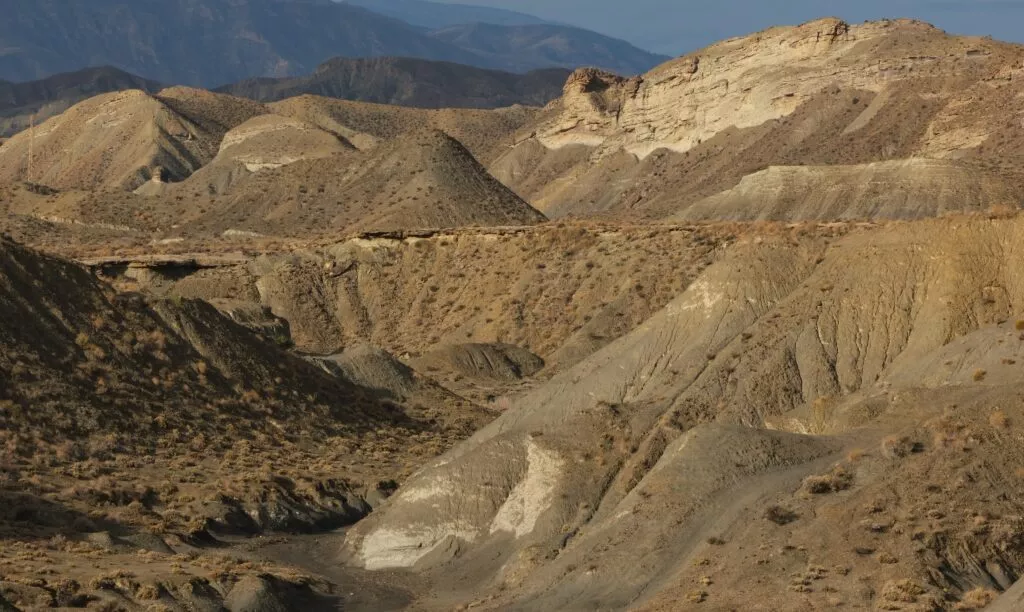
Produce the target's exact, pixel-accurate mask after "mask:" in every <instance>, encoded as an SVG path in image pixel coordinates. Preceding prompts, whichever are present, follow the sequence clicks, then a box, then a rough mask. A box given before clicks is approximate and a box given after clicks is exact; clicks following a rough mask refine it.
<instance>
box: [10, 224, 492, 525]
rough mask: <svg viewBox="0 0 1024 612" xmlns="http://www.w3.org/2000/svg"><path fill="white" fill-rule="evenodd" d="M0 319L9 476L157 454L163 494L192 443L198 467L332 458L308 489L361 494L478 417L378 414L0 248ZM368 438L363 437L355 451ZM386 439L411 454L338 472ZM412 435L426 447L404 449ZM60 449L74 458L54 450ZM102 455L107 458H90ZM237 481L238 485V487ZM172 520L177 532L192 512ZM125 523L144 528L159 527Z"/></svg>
mask: <svg viewBox="0 0 1024 612" xmlns="http://www.w3.org/2000/svg"><path fill="white" fill-rule="evenodd" d="M0 314H2V318H0V339H2V340H3V345H4V347H5V349H4V351H3V353H2V355H0V382H2V383H3V385H2V390H0V394H2V395H0V403H2V405H3V412H2V414H0V419H2V421H3V437H4V440H5V441H6V443H7V448H8V449H14V450H13V451H12V452H13V453H14V454H13V455H9V456H7V459H5V461H6V460H9V461H10V462H13V463H11V465H12V466H14V467H17V466H18V465H21V464H22V463H24V464H25V465H26V466H33V469H36V468H39V469H42V467H45V465H44V466H39V465H36V464H34V463H32V462H33V457H40V456H44V455H45V454H46V453H49V454H50V456H53V455H55V454H57V455H61V454H62V453H63V455H66V458H65V459H66V461H70V462H72V463H73V462H75V461H79V460H86V459H93V460H100V461H106V460H108V459H109V460H110V461H113V462H114V463H113V465H117V466H119V467H118V469H121V468H123V466H121V465H120V464H119V463H117V462H118V461H119V460H118V459H117V455H121V454H124V453H152V452H156V453H157V461H158V463H159V464H160V465H162V466H163V468H164V469H166V470H167V472H166V473H165V474H163V475H162V476H161V477H162V478H167V479H170V481H172V482H173V480H174V478H177V477H179V476H181V475H182V474H179V473H177V472H175V469H177V468H175V467H174V466H172V465H170V464H167V461H169V460H171V459H173V458H174V456H175V453H185V454H186V455H187V454H188V445H189V444H193V443H196V441H197V440H198V441H200V442H199V443H198V444H199V446H201V450H203V451H204V452H206V453H208V456H219V457H224V456H225V455H224V454H225V453H227V452H229V451H230V450H231V449H232V448H235V447H236V446H237V444H239V443H242V442H243V438H244V439H248V440H250V443H251V444H252V446H251V449H250V450H251V452H253V453H254V456H262V457H263V458H270V457H271V455H273V454H275V453H277V452H279V451H284V450H286V449H292V451H293V452H300V451H298V450H297V449H298V447H299V446H301V445H304V446H303V448H305V449H307V451H309V452H312V453H313V455H320V454H321V452H323V451H326V450H327V449H329V448H330V449H334V450H333V451H332V452H336V453H341V454H339V455H338V456H337V457H336V460H337V461H344V462H345V463H346V465H348V467H347V468H345V469H344V470H343V472H344V473H343V472H339V471H338V469H339V468H338V467H337V466H336V467H335V468H333V469H334V471H333V472H330V471H329V470H328V471H323V470H321V469H320V468H315V469H314V467H313V466H315V464H316V461H313V463H310V471H309V472H308V474H307V476H308V477H311V478H340V477H344V478H347V479H349V480H350V482H351V483H357V482H360V481H362V482H363V483H364V484H365V483H367V482H369V483H373V482H376V479H379V478H394V477H400V476H401V475H402V473H403V472H404V471H406V470H407V465H406V464H405V463H403V462H405V461H406V460H407V459H408V458H410V457H416V456H417V455H419V456H420V458H422V456H424V455H422V453H426V456H430V455H432V454H434V453H436V452H437V450H438V449H439V446H438V445H439V444H440V445H441V447H443V446H444V445H445V444H450V443H451V442H453V441H454V440H455V439H457V438H459V437H462V436H465V435H466V434H467V433H468V431H467V428H468V427H470V426H471V424H470V421H473V422H474V423H475V424H478V422H479V417H481V416H483V415H482V414H481V413H479V412H477V411H475V409H474V408H472V407H471V406H470V405H469V404H468V403H467V402H462V401H459V400H458V398H454V397H447V398H441V397H440V396H439V395H436V394H435V399H438V398H440V399H442V400H443V401H438V402H437V403H436V404H435V405H434V406H432V407H431V408H432V409H434V410H437V411H443V410H444V409H452V410H453V411H459V412H461V413H462V414H461V415H458V416H457V417H456V418H453V419H451V420H450V421H451V424H452V425H451V427H449V425H447V424H428V423H427V422H426V417H424V419H423V420H420V419H419V416H418V414H417V413H416V411H415V410H413V411H411V412H409V413H408V414H407V413H406V412H404V410H403V408H401V400H400V399H399V400H395V399H392V400H390V401H385V398H383V397H382V396H380V394H379V393H377V392H376V391H373V390H370V389H367V388H363V387H360V386H357V385H355V384H352V383H350V382H348V381H346V380H344V379H342V378H338V377H333V376H330V375H329V374H328V373H327V372H325V371H323V370H322V369H321V368H318V367H317V366H315V365H313V364H311V363H308V362H306V361H305V360H303V359H300V358H299V357H296V356H294V355H292V354H290V353H288V352H286V351H283V350H281V349H280V348H279V347H278V346H277V345H276V344H272V343H270V342H268V341H266V340H264V339H263V338H261V337H259V336H257V335H256V334H253V333H252V332H250V331H249V330H248V329H246V328H244V327H242V326H241V325H239V324H237V323H234V322H233V321H231V320H230V319H228V318H226V317H224V316H223V315H221V314H220V313H218V311H217V310H216V309H214V308H213V307H212V306H210V305H209V304H207V303H205V302H201V301H198V300H173V301H164V302H157V303H154V304H147V303H146V302H145V301H144V300H143V298H141V297H140V296H139V295H137V294H134V295H131V294H128V295H125V294H116V293H114V291H113V290H112V289H110V288H109V287H107V286H105V285H103V284H101V283H99V282H98V281H97V280H96V279H95V278H93V277H92V276H91V275H90V274H89V272H88V271H87V270H86V269H85V268H82V267H80V266H77V265H73V264H71V263H67V262H64V261H61V260H57V259H52V258H48V257H44V256H41V255H38V254H36V253H34V252H32V251H30V250H27V249H24V248H21V247H19V246H16V245H14V244H13V243H11V242H9V241H8V240H6V239H3V241H2V242H0ZM460 406H461V408H460ZM432 416H437V415H436V414H435V415H432ZM474 419H476V420H475V421H474ZM284 424H287V426H285V425H284ZM243 432H244V433H243ZM368 432H376V433H375V434H372V435H369V437H367V435H368ZM437 433H440V434H441V435H440V436H438V435H435V434H437ZM449 434H450V435H451V436H452V437H451V438H448V436H449ZM392 435H394V436H397V437H396V438H394V440H398V439H403V440H404V442H403V449H405V450H407V451H409V452H410V453H412V454H411V455H406V454H405V452H404V451H403V453H398V454H392V455H390V456H389V457H386V458H381V457H378V458H376V459H374V460H373V461H372V462H369V463H363V464H360V463H359V462H358V461H356V462H355V463H350V459H351V457H349V456H348V455H347V453H349V452H354V449H355V447H357V446H363V445H364V444H369V445H370V446H373V445H374V444H377V443H384V441H385V440H386V439H391V438H390V436H392ZM421 435H423V436H424V437H423V439H422V440H420V441H421V442H423V443H425V444H427V445H426V446H424V445H421V444H420V442H417V440H418V439H419V437H420V436H421ZM446 438H448V441H447V442H445V439H446ZM373 439H376V440H377V442H373V441H372V440H373ZM410 442H411V444H410ZM350 443H351V444H350ZM64 447H67V448H74V449H79V450H76V451H75V452H74V453H70V454H69V453H67V452H64V451H58V450H57V449H60V448H64ZM101 448H105V449H107V450H106V451H103V452H99V451H96V452H93V450H90V449H101ZM318 448H319V449H320V450H319V451H317V450H315V449H318ZM368 448H369V447H366V448H365V449H364V450H366V449H368ZM275 449H277V450H275ZM310 449H314V450H310ZM302 452H306V451H302ZM111 453H112V454H113V456H111ZM310 458H311V457H310ZM418 460H420V459H410V461H411V463H415V462H416V461H418ZM161 462H162V463H161ZM46 465H48V464H46ZM339 465H340V464H339ZM5 466H6V464H5ZM209 467H210V466H206V467H204V468H203V469H204V470H206V469H207V468H209ZM282 467H284V466H283V465H282ZM321 467H323V466H321ZM5 469H6V467H5ZM216 469H219V468H216ZM317 470H320V471H319V472H317ZM314 472H317V473H314ZM49 476H51V477H55V474H50V475H49ZM140 476H142V474H135V475H130V476H123V477H125V478H129V481H126V482H125V483H124V484H125V486H128V485H129V484H130V483H131V482H134V480H135V478H137V477H140ZM207 476H209V480H204V481H203V482H205V483H206V485H204V486H206V487H207V490H206V491H205V493H204V495H205V494H208V493H210V492H212V491H213V489H215V488H216V487H217V486H219V485H218V484H217V483H218V478H219V477H218V476H216V475H215V474H213V473H210V474H208V475H207ZM250 476H253V477H255V478H256V479H257V480H258V479H259V477H258V476H257V475H254V474H252V475H250ZM249 480H252V479H251V478H250V477H249V476H246V477H244V478H242V479H241V480H240V481H239V483H238V486H240V487H242V486H248V485H245V484H244V483H245V482H248V481H249ZM250 484H252V485H253V486H254V487H256V489H258V488H259V486H258V483H256V482H253V483H250ZM331 486H332V487H334V488H335V489H337V488H338V487H335V486H334V485H331ZM346 486H348V485H346ZM189 488H191V487H189ZM256 489H253V491H255V490H256ZM239 491H241V489H240V490H239ZM72 493H73V492H72ZM182 495H183V496H184V493H183V494H182ZM170 501H171V500H168V502H170ZM243 501H246V502H248V501H252V502H253V503H258V498H252V499H246V500H243ZM66 502H67V503H69V504H72V505H74V504H76V503H78V502H76V501H75V500H74V499H68V500H66ZM314 505H315V504H314ZM301 507H302V504H299V505H297V506H296V508H297V510H296V513H289V512H285V514H277V515H275V514H273V513H271V514H270V515H267V516H265V517H263V518H261V519H254V520H257V523H258V524H253V525H252V527H253V528H256V529H259V528H261V527H268V528H274V527H277V528H289V529H290V528H300V525H301V523H302V522H303V521H304V520H305V519H303V518H302V512H303V511H302V510H301ZM168 509H170V506H168ZM179 510H180V511H181V512H185V513H186V514H185V515H184V516H183V517H179V519H180V520H184V521H186V522H187V521H188V520H190V517H194V516H196V514H195V512H198V511H199V510H198V509H197V508H190V509H189V508H179ZM336 510H337V511H338V512H336V513H334V512H333V511H329V510H325V512H326V514H325V515H324V517H323V518H329V516H331V515H332V513H333V515H335V516H336V518H340V517H343V516H349V514H350V513H349V509H342V508H340V507H339V508H337V509H336ZM275 517H276V518H275ZM211 518H214V519H217V520H220V519H221V518H222V517H219V516H217V515H211ZM349 518H350V519H351V518H353V517H352V516H349ZM179 519H176V520H179ZM264 519H265V520H264ZM293 519H294V521H295V522H294V524H293V525H291V527H287V526H286V523H289V522H292V521H293ZM136 520H137V522H139V524H149V523H152V522H153V521H154V520H159V517H156V516H148V517H141V518H137V519H136ZM259 521H263V523H259Z"/></svg>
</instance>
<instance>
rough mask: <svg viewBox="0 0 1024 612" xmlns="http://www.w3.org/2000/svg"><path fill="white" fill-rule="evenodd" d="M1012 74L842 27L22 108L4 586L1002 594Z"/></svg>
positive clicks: (681, 601) (9, 283)
mask: <svg viewBox="0 0 1024 612" xmlns="http://www.w3.org/2000/svg"><path fill="white" fill-rule="evenodd" d="M396 5H397V3H396ZM509 18H510V19H511V18H512V17H509ZM545 27H546V26H545ZM473 30H479V28H478V27H475V28H471V29H469V30H466V31H465V32H466V33H465V34H453V36H454V37H456V38H461V37H462V36H463V35H465V36H467V37H469V38H470V39H471V38H473V36H474V34H473ZM346 66H348V67H347V68H346V70H351V73H350V74H352V75H353V76H352V77H351V80H352V81H353V82H357V81H358V82H360V83H362V82H363V81H364V79H362V78H360V77H359V76H357V75H359V74H362V72H360V71H361V70H363V68H358V67H354V66H358V64H357V63H349V64H346ZM364 66H365V65H364ZM388 66H390V67H389V68H388V70H389V71H390V70H400V69H401V68H399V67H398V66H399V64H396V63H391V64H388ZM367 69H368V68H367ZM314 77H315V75H314ZM1022 77H1024V47H1021V46H1017V45H1011V44H1007V43H1001V42H997V41H993V40H989V39H983V38H964V37H956V36H951V35H948V34H946V33H944V32H942V31H939V30H937V29H935V28H933V27H931V26H929V25H927V24H923V23H920V22H915V21H885V22H872V23H865V24H862V25H850V24H847V23H845V22H843V21H840V20H838V19H822V20H818V21H815V22H810V23H806V24H802V25H799V26H788V27H778V28H773V29H770V30H767V31H764V32H759V33H756V34H752V35H749V36H746V37H742V38H737V39H732V40H728V41H723V42H721V43H719V44H716V45H713V46H711V47H708V48H706V49H702V50H700V51H698V52H696V53H694V54H692V55H689V56H686V57H683V58H678V59H676V60H671V61H669V62H667V63H665V64H662V65H660V66H658V67H656V68H654V69H653V70H651V71H648V72H646V73H644V74H642V75H640V76H635V77H623V76H616V75H614V74H612V73H609V72H604V71H602V70H598V69H594V68H588V69H579V70H576V71H575V72H573V73H572V74H571V75H569V76H568V77H567V78H566V79H565V82H564V85H563V87H562V91H561V95H560V96H559V97H558V98H557V99H554V100H552V101H550V102H549V103H547V104H545V105H543V106H539V105H537V106H532V105H515V106H509V107H504V108H484V109H470V108H411V107H407V106H394V105H388V104H375V103H369V102H360V101H349V100H341V99H337V98H336V97H326V96H319V95H296V96H293V97H292V96H288V93H290V92H289V90H288V87H289V85H280V84H281V83H286V82H285V81H281V82H278V84H279V85H280V89H278V90H275V89H274V87H272V86H269V85H266V84H265V83H264V84H260V85H259V87H267V89H265V90H263V91H280V92H281V93H280V95H277V94H263V95H259V96H257V95H256V94H253V93H251V91H250V92H249V93H248V94H247V95H250V96H253V97H261V98H265V100H264V101H258V100H254V99H249V98H246V97H241V96H236V95H232V94H231V93H226V92H210V91H205V90H201V89H194V88H188V87H173V88H168V89H162V90H159V91H151V90H148V89H147V88H146V87H141V88H137V89H132V90H127V91H116V92H110V93H104V94H102V95H99V96H96V97H91V98H89V99H86V100H83V101H81V102H79V103H77V104H74V105H73V106H71V107H70V108H68V109H67V110H66V111H64V112H63V113H61V114H59V115H56V116H54V117H52V118H49V119H47V120H46V121H44V122H42V123H41V124H39V125H38V126H36V127H34V128H33V129H30V130H25V131H21V132H19V133H17V134H15V135H14V136H13V137H12V138H10V139H9V140H7V141H6V142H4V143H3V144H2V145H0V229H2V230H3V232H4V233H5V234H7V235H8V236H10V237H9V238H4V239H3V240H2V241H0V315H2V316H0V339H2V340H3V345H2V346H3V351H2V352H0V419H2V424H3V427H2V428H0V431H2V438H0V497H2V498H3V499H4V500H5V501H6V502H7V503H6V504H4V508H5V509H4V510H3V511H0V537H2V538H4V542H3V546H0V605H5V606H8V608H9V609H34V608H37V607H46V606H49V607H53V606H60V607H75V606H85V605H101V606H106V607H108V608H110V609H127V610H135V609H143V608H145V607H147V606H150V605H162V606H165V607H167V608H169V609H197V608H202V609H220V608H225V609H228V610H257V611H263V610H267V611H270V610H293V609H294V610H299V609H302V610H306V609H347V610H367V611H370V610H399V609H415V610H431V611H432V610H438V611H440V610H456V609H459V610H466V609H473V610H524V611H525V610H626V609H630V610H649V611H662V610H665V611H668V610H673V611H674V610H757V611H765V612H767V611H777V610H787V611H788V610H794V611H796V610H799V611H803V610H808V611H816V610H824V609H849V610H905V611H923V610H941V611H947V610H948V611H953V610H982V609H986V606H989V605H992V606H993V607H992V608H989V609H994V610H1016V609H1018V608H1019V603H1020V601H1021V585H1020V583H1019V580H1020V579H1021V577H1022V576H1024V518H1022V517H1024V452H1022V450H1021V448H1022V447H1021V443H1020V442H1021V436H1022V435H1024V429H1022V427H1024V402H1022V400H1021V397H1022V395H1021V392H1022V390H1024V375H1022V370H1021V367H1022V364H1024V277H1022V275H1021V270H1024V259H1021V258H1024V250H1022V249H1021V248H1020V244H1021V241H1022V238H1024V216H1021V214H1020V208H1021V206H1022V202H1024V192H1022V187H1021V185H1022V184H1024V183H1022V181H1021V179H1022V178H1024V177H1022V176H1021V174H1020V168H1021V167H1022V162H1024V160H1022V159H1021V156H1022V152H1024V145H1022V143H1024V124H1022V123H1021V120H1020V116H1022V114H1024V102H1022V100H1024V92H1022V91H1021V87H1022V86H1021V83H1022V82H1024V81H1022ZM467 78H468V77H467ZM474 82H475V81H474ZM253 86H255V85H253ZM360 86H362V85H360ZM481 86H482V87H494V88H495V91H496V93H495V94H494V95H495V96H500V95H504V94H502V91H506V90H505V89H503V88H502V87H504V86H502V87H499V86H498V85H481ZM236 93H243V92H240V91H238V92H236ZM295 93H303V94H305V92H298V91H297V92H295ZM323 93H332V95H337V94H335V92H323ZM409 96H410V97H409V98H406V99H404V100H401V101H403V102H404V103H407V102H409V101H410V100H411V99H413V98H415V95H414V94H409ZM278 98H280V99H278ZM271 100H273V101H271ZM389 101H395V100H389ZM3 602H6V603H3Z"/></svg>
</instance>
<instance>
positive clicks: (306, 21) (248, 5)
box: [0, 0, 667, 87]
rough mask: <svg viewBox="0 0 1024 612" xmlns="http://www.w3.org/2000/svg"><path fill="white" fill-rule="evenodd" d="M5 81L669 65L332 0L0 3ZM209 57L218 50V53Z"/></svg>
mask: <svg viewBox="0 0 1024 612" xmlns="http://www.w3.org/2000/svg"><path fill="white" fill-rule="evenodd" d="M0 14H3V15H4V16H5V18H4V20H3V21H2V22H0V48H2V49H4V52H3V54H2V55H0V79H5V80H8V81H29V80H35V79H40V78H45V77H48V76H52V75H54V74H57V73H64V72H73V71H76V70H81V69H83V68H90V67H96V66H115V67H117V68H118V69H121V70H125V71H127V72H130V73H132V74H138V75H142V76H144V77H146V78H148V79H154V80H156V81H159V82H162V83H167V84H172V85H192V86H203V87H216V86H222V85H225V84H228V83H233V82H236V81H239V80H243V79H249V78H257V77H288V76H299V75H303V74H308V73H310V72H312V71H313V70H314V69H315V68H316V67H317V66H318V65H320V64H321V63H322V62H324V61H326V60H328V59H330V58H332V57H339V56H341V57H381V56H391V57H415V58H421V59H430V60H441V61H449V62H458V63H462V64H468V65H472V66H478V67H481V68H489V69H498V70H508V71H515V72H526V71H529V70H534V69H538V68H552V67H562V68H570V69H573V68H576V67H578V66H584V65H592V66H598V67H601V68H605V69H607V70H613V71H617V72H622V73H625V74H635V73H639V72H643V71H645V70H648V69H649V68H651V67H653V66H654V65H656V64H658V63H660V62H661V61H664V60H665V59H667V58H665V57H664V56H660V55H656V54H653V53H648V52H646V51H643V50H641V49H637V48H636V47H633V46H632V45H630V44H628V43H625V42H623V41H619V40H615V39H612V38H609V37H607V36H602V35H600V34H596V33H594V32H589V31H586V30H580V29H577V28H571V27H568V26H561V25H556V24H546V23H539V24H516V25H493V26H490V25H488V26H486V30H483V31H482V30H480V29H479V28H478V27H477V25H474V24H469V25H466V23H465V22H463V23H462V24H460V25H453V24H446V26H445V27H444V28H442V29H439V30H432V29H427V28H423V27H420V26H417V25H412V24H410V23H407V22H405V21H401V20H399V19H395V18H393V17H387V16H385V15H381V14H378V13H374V12H372V11H370V10H367V9H365V8H362V7H359V6H355V5H352V4H348V3H337V2H333V1H332V0H160V1H158V0H137V1H134V2H132V3H131V7H130V10H129V9H128V8H127V7H126V5H125V4H124V3H122V2H118V1H116V0H94V1H91V2H71V3H68V2H66V1H64V0H38V1H34V2H24V1H22V0H3V1H2V2H0ZM213 58H216V59H215V61H213Z"/></svg>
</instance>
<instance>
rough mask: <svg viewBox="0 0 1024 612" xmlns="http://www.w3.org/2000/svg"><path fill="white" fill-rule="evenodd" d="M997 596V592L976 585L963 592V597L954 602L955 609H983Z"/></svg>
mask: <svg viewBox="0 0 1024 612" xmlns="http://www.w3.org/2000/svg"><path fill="white" fill-rule="evenodd" d="M997 597H999V594H998V593H996V592H995V591H993V590H992V589H985V588H982V587H978V588H976V589H972V590H970V591H967V592H966V593H964V596H963V598H962V599H961V600H960V601H959V602H958V603H957V604H956V609H957V610H984V609H985V608H986V607H987V606H988V605H989V604H991V603H992V602H993V601H995V600H996V598H997Z"/></svg>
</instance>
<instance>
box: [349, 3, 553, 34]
mask: <svg viewBox="0 0 1024 612" xmlns="http://www.w3.org/2000/svg"><path fill="white" fill-rule="evenodd" d="M341 2H343V3H347V4H353V5H355V6H361V7H363V8H367V9H370V10H371V11H373V12H375V13H379V14H381V15H387V16H388V17H394V18H395V19H401V20H402V21H405V22H408V23H411V24H413V25H417V26H421V27H424V28H428V29H431V30H433V29H437V28H445V27H448V26H453V25H462V24H466V23H492V24H494V25H503V26H519V25H542V24H548V25H553V24H554V22H550V21H545V20H543V19H541V18H540V17H534V16H533V15H527V14H526V13H519V12H516V11H509V10H505V9H498V8H491V7H487V6H472V5H468V4H445V3H441V2H429V1H428V0H341Z"/></svg>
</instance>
